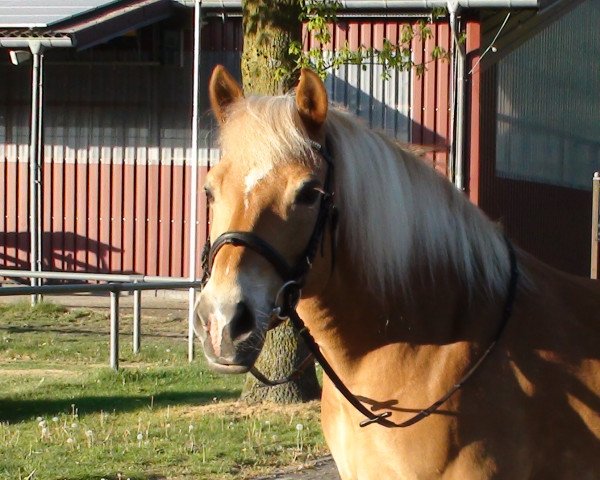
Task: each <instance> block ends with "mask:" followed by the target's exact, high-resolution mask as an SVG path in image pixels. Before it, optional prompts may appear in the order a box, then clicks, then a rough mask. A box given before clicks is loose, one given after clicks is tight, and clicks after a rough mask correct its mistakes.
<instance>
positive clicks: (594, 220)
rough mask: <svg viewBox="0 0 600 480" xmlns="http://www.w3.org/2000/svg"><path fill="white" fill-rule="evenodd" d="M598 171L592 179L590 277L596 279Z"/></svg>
mask: <svg viewBox="0 0 600 480" xmlns="http://www.w3.org/2000/svg"><path fill="white" fill-rule="evenodd" d="M599 224H600V172H596V173H595V174H594V179H593V180H592V255H591V267H590V277H591V278H594V279H597V278H598V273H599V272H598V270H600V258H599V257H600V255H599V254H600V252H598V248H599V247H600V225H599Z"/></svg>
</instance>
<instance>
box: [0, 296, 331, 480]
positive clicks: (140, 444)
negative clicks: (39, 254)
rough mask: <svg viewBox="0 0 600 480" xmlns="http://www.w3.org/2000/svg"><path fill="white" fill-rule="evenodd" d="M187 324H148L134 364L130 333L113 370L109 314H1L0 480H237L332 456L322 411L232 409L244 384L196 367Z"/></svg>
mask: <svg viewBox="0 0 600 480" xmlns="http://www.w3.org/2000/svg"><path fill="white" fill-rule="evenodd" d="M127 320H128V319H127V318H125V319H124V321H123V325H124V326H125V325H130V323H131V322H130V321H127ZM186 326H187V325H186V321H185V320H184V319H177V318H173V317H172V316H169V317H165V318H148V317H145V318H144V320H143V333H144V336H143V345H142V352H141V353H140V354H139V355H134V354H133V353H131V344H130V339H131V337H130V335H128V333H129V332H128V331H127V329H126V328H124V329H123V335H121V349H120V350H121V355H120V362H121V366H122V369H121V371H120V372H119V373H115V372H113V371H112V370H110V369H108V368H107V366H106V365H107V362H108V358H107V357H108V320H107V318H106V316H105V315H103V314H100V313H97V312H90V311H86V310H73V311H67V310H65V309H64V308H62V307H59V306H56V305H50V304H41V305H38V306H37V307H35V308H33V309H31V308H29V307H28V306H27V305H25V304H19V305H10V306H2V305H0V479H7V480H8V479H11V480H14V479H29V480H34V479H57V480H58V479H68V480H79V479H81V480H83V479H92V480H93V479H98V480H99V479H101V478H105V479H107V480H108V479H123V480H125V479H127V478H130V479H131V480H133V479H163V478H165V479H188V478H190V479H191V478H194V479H211V480H212V479H214V480H226V479H233V478H236V479H242V478H252V477H253V476H255V475H258V474H264V473H265V472H268V471H270V470H273V469H274V468H279V467H283V466H288V465H289V466H298V465H301V464H302V463H305V462H307V461H309V460H311V459H313V458H315V457H317V456H321V455H323V454H324V453H326V452H325V446H324V441H323V437H322V434H321V430H320V427H319V423H318V405H316V404H314V403H312V404H308V405H294V406H275V405H261V406H246V405H243V404H238V403H236V402H235V399H236V398H238V396H239V393H240V389H241V385H242V382H243V377H241V376H225V375H217V374H214V373H212V372H210V371H209V370H208V369H207V368H206V365H205V364H204V362H203V361H202V360H198V361H196V362H194V363H193V364H192V365H189V364H188V363H187V360H186V352H187V339H186V337H185V331H186Z"/></svg>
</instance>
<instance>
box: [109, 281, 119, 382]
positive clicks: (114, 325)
mask: <svg viewBox="0 0 600 480" xmlns="http://www.w3.org/2000/svg"><path fill="white" fill-rule="evenodd" d="M120 293H121V292H119V291H118V290H112V291H111V292H110V368H112V369H113V370H114V371H118V370H119V296H120Z"/></svg>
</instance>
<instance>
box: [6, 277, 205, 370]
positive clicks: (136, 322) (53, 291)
mask: <svg viewBox="0 0 600 480" xmlns="http://www.w3.org/2000/svg"><path fill="white" fill-rule="evenodd" d="M0 276H6V277H22V278H52V279H62V280H96V281H108V282H109V283H102V284H96V285H90V284H84V283H81V284H76V285H75V284H71V285H42V286H35V287H24V286H4V287H2V288H0V297H7V296H15V295H68V294H74V293H103V292H104V293H106V292H107V293H110V353H109V364H110V367H111V368H112V369H113V370H118V369H119V300H120V296H121V292H134V295H135V297H134V305H133V351H134V353H138V352H139V351H140V346H141V292H142V291H143V290H174V289H190V288H200V282H199V281H189V280H187V281H183V280H181V279H177V278H176V279H173V278H164V277H162V278H161V277H145V276H143V275H109V274H106V275H104V274H85V273H64V272H29V271H16V270H0ZM152 278H154V280H151V279H152ZM188 335H190V336H192V335H193V332H192V331H191V330H190V331H188ZM190 341H192V340H190Z"/></svg>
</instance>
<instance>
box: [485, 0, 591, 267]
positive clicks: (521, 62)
mask: <svg viewBox="0 0 600 480" xmlns="http://www.w3.org/2000/svg"><path fill="white" fill-rule="evenodd" d="M598 24H600V5H598V2H596V1H595V0H587V1H586V2H583V3H581V4H580V5H579V6H577V7H576V8H575V9H574V10H572V11H571V12H570V13H569V14H567V15H565V16H564V17H562V18H560V19H559V20H558V21H557V22H556V23H554V24H551V25H550V26H548V27H546V28H545V29H544V30H542V31H540V32H539V33H538V34H537V35H535V36H533V37H532V38H530V39H528V40H527V41H525V42H524V43H523V44H522V45H521V46H520V47H518V48H517V49H515V50H514V51H512V52H511V53H510V54H508V55H507V56H506V57H504V58H503V59H502V60H501V61H500V62H499V63H498V64H497V65H495V66H494V67H493V68H490V69H488V70H487V71H486V72H485V74H484V77H483V87H482V90H483V93H482V96H483V100H484V101H483V103H482V108H483V111H482V119H483V122H482V136H481V140H482V169H481V206H482V207H483V208H484V209H485V210H486V211H487V212H488V213H489V214H490V215H491V216H492V217H493V218H498V219H500V220H501V222H502V224H503V225H504V227H505V229H506V231H507V232H508V234H509V235H510V236H511V237H512V238H513V239H514V240H515V242H516V243H517V244H518V245H519V246H520V247H522V248H524V249H525V250H527V251H528V252H530V253H532V254H533V255H535V256H537V257H538V258H540V259H542V260H544V261H545V262H547V263H549V264H551V265H553V266H554V267H557V268H560V269H562V270H565V271H568V272H571V273H575V274H580V275H586V276H587V275H589V266H590V246H589V245H590V229H591V220H590V210H591V193H590V189H591V185H592V177H593V173H594V171H595V170H598V169H600V141H599V138H600V122H599V121H598V112H599V111H600V99H599V96H598V91H599V90H600V78H599V77H598V72H600V55H599V53H600V35H599V34H598V31H597V26H598Z"/></svg>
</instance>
